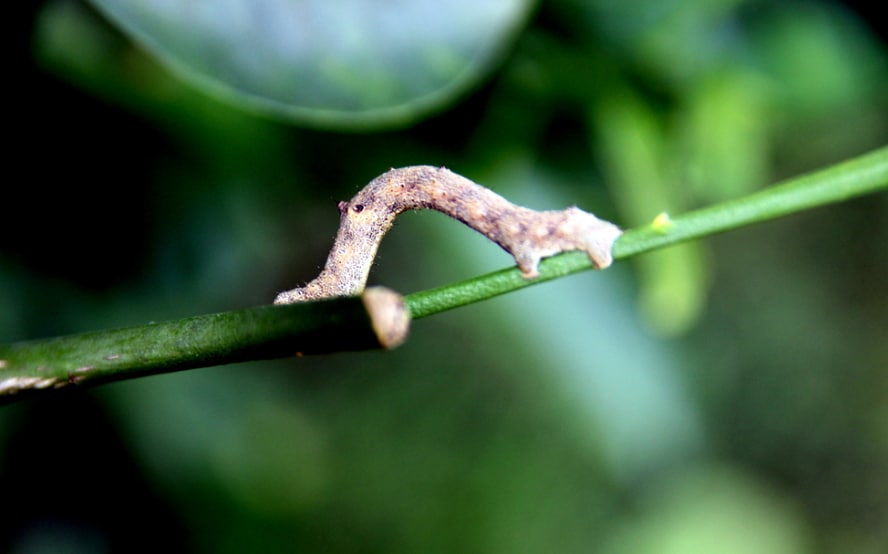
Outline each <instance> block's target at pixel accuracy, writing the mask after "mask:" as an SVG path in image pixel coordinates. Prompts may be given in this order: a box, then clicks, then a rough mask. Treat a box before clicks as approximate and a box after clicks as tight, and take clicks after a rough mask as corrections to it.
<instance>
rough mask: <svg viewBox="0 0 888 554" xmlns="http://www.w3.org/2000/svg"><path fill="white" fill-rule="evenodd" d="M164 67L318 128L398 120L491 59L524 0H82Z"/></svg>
mask: <svg viewBox="0 0 888 554" xmlns="http://www.w3.org/2000/svg"><path fill="white" fill-rule="evenodd" d="M93 3H94V4H95V5H96V6H97V7H99V8H100V9H101V10H102V11H103V12H104V13H105V14H107V15H108V16H109V17H110V18H111V19H112V20H113V21H115V22H116V23H118V24H119V25H120V26H121V27H122V28H123V29H124V30H125V31H126V32H127V33H128V34H130V35H132V36H133V37H135V38H136V39H137V40H138V41H139V42H140V43H142V44H143V45H144V46H146V47H147V48H148V49H149V50H150V51H151V52H153V53H154V54H155V55H156V56H158V57H159V58H160V59H161V60H162V61H163V62H164V63H165V64H166V65H167V66H169V67H171V68H172V69H174V70H175V71H176V72H178V73H179V74H181V75H183V76H184V77H186V78H187V79H189V80H191V81H192V82H194V83H195V84H197V85H199V86H201V87H203V88H205V89H207V90H208V91H210V92H212V93H214V94H216V95H218V96H220V97H223V98H226V99H228V100H230V101H232V102H235V103H238V104H240V105H243V106H245V107H248V108H251V109H255V110H258V111H261V112H264V113H268V114H273V115H276V116H279V117H283V118H286V119H290V120H293V121H297V122H299V123H304V124H309V125H313V126H320V127H329V126H333V127H339V128H364V129H366V128H369V127H374V128H376V127H387V126H393V125H403V124H405V123H408V122H410V121H413V120H415V119H417V118H418V117H419V116H421V115H422V114H424V113H427V112H429V111H430V110H432V109H434V108H436V107H439V106H441V105H443V104H445V103H447V102H448V101H450V100H452V99H453V98H454V97H455V96H456V95H458V94H459V93H460V92H462V91H463V90H465V89H466V88H467V87H469V86H470V85H472V84H474V83H476V82H477V81H478V79H479V78H480V77H481V76H482V75H483V74H484V73H485V72H486V71H487V70H488V68H489V67H490V65H491V64H492V63H493V62H494V61H495V60H496V59H497V57H498V55H499V54H500V53H501V52H502V50H503V48H504V46H505V45H506V44H507V43H508V42H509V41H510V39H511V38H512V35H513V33H514V32H515V31H516V30H517V28H518V27H520V26H521V24H522V23H523V22H524V20H525V18H526V16H527V14H528V12H529V11H530V8H531V7H532V4H533V2H532V1H531V0H490V1H487V2H473V1H471V0H460V1H458V2H449V3H446V4H442V3H440V2H435V1H433V0H399V1H397V2H388V3H386V4H385V5H380V3H378V2H375V1H374V0H347V1H345V0H342V1H339V2H327V1H325V0H249V1H247V0H228V1H227V2H224V3H219V2H209V1H206V0H204V1H191V2H185V3H183V2H171V1H168V0H152V1H146V0H93Z"/></svg>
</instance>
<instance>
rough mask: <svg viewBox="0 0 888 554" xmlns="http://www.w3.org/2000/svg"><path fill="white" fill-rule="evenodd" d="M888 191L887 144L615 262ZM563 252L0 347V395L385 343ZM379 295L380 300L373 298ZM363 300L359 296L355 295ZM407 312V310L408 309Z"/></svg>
mask: <svg viewBox="0 0 888 554" xmlns="http://www.w3.org/2000/svg"><path fill="white" fill-rule="evenodd" d="M885 188H888V147H886V148H881V149H879V150H876V151H873V152H871V153H869V154H866V155H863V156H860V157H858V158H855V159H853V160H850V161H848V162H845V163H842V164H839V165H836V166H833V167H830V168H828V169H825V170H821V171H817V172H814V173H811V174H808V175H804V176H801V177H797V178H794V179H790V180H788V181H785V182H783V183H781V184H778V185H776V186H773V187H770V188H768V189H765V190H762V191H760V192H757V193H755V194H752V195H750V196H747V197H745V198H741V199H738V200H734V201H730V202H725V203H722V204H718V205H716V206H712V207H709V208H705V209H702V210H698V211H695V212H691V213H688V214H685V215H682V216H679V217H675V218H673V219H669V218H668V217H666V216H665V215H663V216H659V217H658V218H656V219H655V220H654V222H652V223H651V224H650V225H647V226H644V227H640V228H637V229H630V230H628V231H626V232H625V233H624V234H623V235H622V236H621V237H620V238H619V240H617V242H616V243H615V244H614V248H613V254H614V259H615V260H622V259H626V258H629V257H631V256H635V255H638V254H642V253H644V252H648V251H651V250H654V249H657V248H662V247H665V246H668V245H672V244H676V243H679V242H683V241H687V240H692V239H696V238H700V237H704V236H709V235H713V234H715V233H719V232H722V231H726V230H728V229H734V228H737V227H741V226H744V225H749V224H752V223H756V222H760V221H765V220H769V219H773V218H776V217H780V216H783V215H787V214H791V213H796V212H800V211H802V210H806V209H809V208H813V207H816V206H822V205H825V204H830V203H834V202H839V201H842V200H845V199H848V198H851V197H855V196H860V195H863V194H866V193H870V192H875V191H877V190H881V189H885ZM591 267H592V264H591V263H590V261H589V258H588V257H587V256H586V255H585V254H584V253H580V252H569V253H566V254H561V255H559V256H554V257H552V258H548V259H546V260H543V262H542V263H541V264H540V268H539V269H540V276H539V277H538V278H536V279H532V280H525V279H524V278H522V277H521V272H520V271H519V270H518V269H517V268H511V269H505V270H501V271H497V272H494V273H490V274H488V275H483V276H480V277H476V278H474V279H469V280H467V281H462V282H459V283H454V284H450V285H446V286H443V287H439V288H436V289H431V290H427V291H423V292H417V293H414V294H411V295H409V296H407V297H406V298H403V299H402V298H401V297H400V296H398V295H396V294H394V293H391V292H390V291H385V292H380V293H379V295H376V293H375V292H374V291H379V289H367V291H365V293H364V295H362V297H361V298H360V299H359V298H340V299H335V300H325V301H320V302H310V303H301V304H290V305H282V306H263V307H259V308H251V309H247V310H238V311H233V312H226V313H221V314H213V315H206V316H197V317H192V318H187V319H182V320H177V321H170V322H166V323H159V324H150V325H145V326H141V327H132V328H128V329H117V330H111V331H96V332H92V333H85V334H81V335H73V336H68V337H59V338H54V339H46V340H38V341H32V342H24V343H16V344H10V345H3V346H0V402H2V401H10V400H14V399H17V398H20V397H22V396H23V395H25V394H26V393H33V392H38V391H43V390H50V389H54V388H59V387H63V386H66V385H69V384H75V383H99V382H106V381H111V380H117V379H128V378H132V377H138V376H142V375H147V374H153V373H161V372H169V371H179V370H184V369H190V368H195V367H203V366H209V365H220V364H227V363H233V362H240V361H246V360H255V359H265V358H275V357H285V356H292V355H297V354H310V353H321V352H336V351H343V350H358V349H366V348H379V347H391V346H396V345H397V344H399V343H400V341H402V340H403V339H404V338H405V337H406V333H407V326H408V322H409V319H410V317H412V318H414V319H415V318H419V317H425V316H428V315H432V314H435V313H439V312H442V311H445V310H450V309H453V308H457V307H459V306H464V305H466V304H471V303H473V302H479V301H481V300H485V299H487V298H491V297H494V296H498V295H501V294H505V293H507V292H510V291H514V290H517V289H520V288H523V287H527V286H530V285H533V284H537V283H541V282H545V281H549V280H552V279H555V278H557V277H562V276H565V275H569V274H572V273H576V272H578V271H584V270H588V269H591ZM374 295H376V296H377V297H378V298H381V299H382V300H383V301H382V307H381V308H380V307H379V306H377V304H376V302H375V301H371V300H373V298H370V297H373V296H374ZM361 300H363V302H362V301H361ZM408 312H409V316H408V315H407V314H408Z"/></svg>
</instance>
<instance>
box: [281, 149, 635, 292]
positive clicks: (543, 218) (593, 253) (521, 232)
mask: <svg viewBox="0 0 888 554" xmlns="http://www.w3.org/2000/svg"><path fill="white" fill-rule="evenodd" d="M418 209H429V210H437V211H439V212H443V213H445V214H447V215H449V216H450V217H452V218H454V219H456V220H459V221H461V222H463V223H465V224H466V225H468V226H469V227H471V228H472V229H475V230H476V231H478V232H479V233H481V234H482V235H484V236H486V237H487V238H489V239H490V240H492V241H493V242H495V243H497V244H498V245H500V246H501V247H502V248H503V250H505V251H506V252H508V253H509V254H511V255H512V256H513V257H514V258H515V262H516V263H517V264H518V268H519V269H520V270H521V273H522V275H523V276H524V278H526V279H531V278H533V277H536V276H537V275H539V273H538V271H537V266H538V265H539V262H540V260H541V259H542V258H545V257H547V256H552V255H554V254H558V253H559V252H565V251H568V250H582V251H585V252H586V253H588V254H589V258H590V259H591V260H592V263H593V264H594V265H595V267H597V268H599V269H601V268H605V267H607V266H609V265H610V264H611V262H612V261H613V258H612V256H611V246H612V245H613V243H614V241H615V240H616V239H617V237H619V236H620V233H621V231H620V229H619V228H618V227H617V226H616V225H614V224H612V223H609V222H607V221H603V220H601V219H598V218H597V217H595V216H594V215H592V214H590V213H587V212H584V211H582V210H580V209H579V208H577V207H570V208H567V209H565V210H561V211H535V210H531V209H528V208H523V207H521V206H516V205H515V204H512V203H511V202H509V201H508V200H506V199H505V198H503V197H502V196H500V195H498V194H496V193H495V192H493V191H492V190H490V189H486V188H484V187H482V186H481V185H478V184H476V183H473V182H472V181H470V180H469V179H466V178H465V177H462V176H461V175H457V174H456V173H453V172H452V171H450V170H448V169H446V168H443V167H440V168H439V167H431V166H414V167H404V168H401V169H392V170H390V171H388V172H386V173H383V174H382V175H380V176H379V177H377V178H376V179H374V180H373V181H371V182H370V184H368V185H367V186H366V187H364V188H363V189H362V190H361V191H360V192H358V194H356V195H355V197H354V198H352V199H351V200H349V201H348V202H340V203H339V213H340V214H341V216H340V223H339V232H338V233H337V235H336V240H335V242H334V243H333V248H332V249H331V250H330V255H329V257H328V258H327V263H326V265H325V266H324V269H323V270H322V271H321V273H320V275H318V276H317V278H315V279H314V280H313V281H311V282H310V283H308V284H307V285H305V286H304V287H300V288H296V289H293V290H290V291H287V292H282V293H280V294H279V295H278V296H277V298H275V301H274V303H275V304H290V303H293V302H305V301H308V300H317V299H321V298H329V297H334V296H351V295H356V294H359V293H360V292H361V291H363V290H364V286H365V284H366V282H367V276H368V275H369V273H370V267H371V265H372V264H373V259H374V258H375V257H376V252H377V250H378V248H379V243H380V242H381V241H382V237H383V235H385V233H386V232H387V231H388V230H389V229H390V228H391V226H392V224H393V223H394V221H395V217H396V216H397V215H398V214H400V213H402V212H405V211H407V210H418Z"/></svg>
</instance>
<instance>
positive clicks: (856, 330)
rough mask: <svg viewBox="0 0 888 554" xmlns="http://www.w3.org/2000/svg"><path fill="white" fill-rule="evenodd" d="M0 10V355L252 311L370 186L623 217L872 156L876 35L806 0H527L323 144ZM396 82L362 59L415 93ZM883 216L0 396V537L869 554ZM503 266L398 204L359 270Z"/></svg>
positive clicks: (881, 199) (309, 267)
mask: <svg viewBox="0 0 888 554" xmlns="http://www.w3.org/2000/svg"><path fill="white" fill-rule="evenodd" d="M352 4H354V5H358V4H363V3H359V2H352V3H350V4H349V6H351V5H352ZM457 6H459V8H458V9H459V10H461V11H462V13H460V14H459V16H460V17H461V18H462V19H463V20H466V21H470V20H472V18H473V15H474V11H473V10H476V9H481V6H480V3H477V2H476V3H467V4H462V3H460V4H457ZM21 9H23V10H25V11H24V12H22V13H20V14H17V15H16V18H17V19H16V21H15V22H14V24H13V26H12V27H13V28H14V29H15V32H14V33H11V34H10V35H9V38H7V42H8V51H9V52H10V59H12V60H14V63H12V64H9V65H8V68H9V69H8V72H9V73H10V74H9V75H8V81H7V82H9V83H13V86H10V87H8V93H9V95H10V100H11V102H10V103H9V106H12V107H14V108H15V109H16V114H15V115H16V116H18V117H16V118H14V120H13V121H11V122H10V123H9V131H8V133H9V135H10V137H12V139H13V140H12V142H11V144H12V147H11V148H12V149H13V152H12V155H11V156H8V159H9V162H10V164H11V166H10V169H9V172H10V175H11V176H12V178H11V179H9V184H8V185H7V186H6V187H5V188H4V191H5V194H4V201H3V205H4V206H6V207H7V208H10V207H12V208H14V209H7V210H6V211H5V213H4V217H3V219H2V225H3V227H2V232H0V340H2V341H13V340H23V339H28V338H37V337H43V336H49V335H54V334H61V333H68V332H76V331H84V330H91V329H98V328H104V327H113V326H118V325H129V324H141V323H144V322H146V321H152V320H161V319H170V318H175V317H182V316H187V315H193V314H197V313H206V312H212V311H220V310H227V309H233V308H237V307H240V306H246V305H252V304H261V303H267V302H270V301H271V299H272V298H273V296H274V294H275V293H276V292H277V291H279V290H283V289H286V288H290V287H292V286H293V285H295V284H297V283H299V282H304V281H307V280H308V279H310V278H312V277H314V275H315V274H316V272H317V269H318V267H319V266H320V265H321V264H322V263H323V260H324V258H325V255H326V251H327V249H328V248H329V246H330V243H331V241H332V237H333V234H334V233H335V229H336V225H337V213H336V202H337V201H338V200H340V199H346V198H348V197H350V196H351V195H352V194H353V192H354V191H355V190H356V189H357V188H358V187H360V186H362V185H363V184H365V183H366V182H367V181H369V180H370V179H371V178H373V177H375V176H376V175H378V174H380V173H382V172H383V171H384V170H386V169H388V168H389V167H397V166H402V165H408V164H416V163H429V164H440V165H446V166H448V167H450V168H452V169H454V170H455V171H457V172H459V173H462V174H464V175H466V176H468V177H471V178H473V179H474V180H476V181H478V182H480V183H483V184H485V185H487V186H490V187H491V188H494V189H495V190H497V191H499V192H501V193H503V194H504V195H505V196H507V197H509V198H510V199H513V200H515V201H518V202H521V203H524V204H526V205H529V206H533V207H537V208H561V207H563V206H565V205H568V204H571V203H576V204H579V205H581V206H583V207H585V208H588V209H590V210H592V211H594V212H595V213H597V214H599V215H602V216H603V217H606V218H608V219H611V220H614V221H616V222H618V223H619V224H621V225H623V226H626V227H629V226H634V225H638V224H641V223H646V222H648V221H650V220H651V219H652V218H653V217H654V216H655V215H656V214H658V213H660V212H662V211H668V212H673V213H680V212H682V211H684V210H687V209H690V208H693V207H697V206H702V205H706V204H708V203H711V202H715V201H717V200H719V199H724V198H732V197H735V196H739V195H742V194H744V193H745V192H748V191H750V190H752V189H754V188H756V187H760V186H763V185H765V184H767V183H768V182H772V181H774V180H777V179H779V178H782V177H787V176H790V175H794V174H797V173H800V172H803V171H806V170H809V169H814V168H817V167H821V166H824V165H827V164H829V163H833V162H836V161H839V160H841V159H843V158H845V157H849V156H851V155H854V154H858V153H862V152H864V151H866V150H869V149H871V148H873V147H875V146H879V145H883V144H885V143H886V142H888V141H886V139H888V50H886V46H885V43H884V33H885V28H878V27H877V26H874V24H873V22H879V21H882V20H881V19H879V18H877V17H876V16H875V15H874V14H875V12H870V13H867V12H866V11H865V10H866V9H867V8H862V7H857V6H854V5H848V4H843V3H839V2H827V1H820V2H781V1H766V0H757V1H753V0H731V1H729V0H723V1H713V0H671V1H666V2H662V1H657V2H655V1H652V0H635V1H632V2H619V3H616V2H609V1H604V0H587V1H581V0H549V1H547V2H541V3H540V4H539V5H538V6H537V8H536V10H535V11H534V12H533V13H532V14H531V15H530V16H529V18H528V20H527V22H526V24H525V25H524V27H522V28H520V29H518V30H517V36H516V37H515V38H512V39H510V36H509V34H508V33H505V34H496V36H495V37H493V36H491V41H492V42H491V43H489V45H490V46H491V48H493V51H495V50H498V49H499V50H501V51H502V52H505V55H504V56H503V57H502V58H501V59H500V61H499V62H498V63H497V64H496V65H495V66H493V67H490V68H488V70H487V71H486V73H485V74H486V75H487V77H486V79H485V80H483V81H481V82H478V81H477V80H475V81H474V82H475V83H476V84H475V86H474V88H473V89H472V90H471V91H465V90H464V91H463V93H462V94H456V92H457V90H458V89H459V88H460V87H457V86H455V85H454V86H455V88H454V89H453V92H454V94H452V95H449V96H447V97H446V98H442V99H440V101H439V103H438V104H437V108H436V109H437V111H436V112H435V113H428V112H425V113H426V115H425V116H423V117H422V120H421V121H418V122H416V123H415V124H414V125H412V126H410V127H409V128H404V129H401V130H391V129H390V130H385V129H376V130H373V129H370V128H369V127H367V126H366V125H363V127H364V131H365V132H363V133H359V134H358V133H355V134H345V133H341V132H337V131H336V130H335V129H324V128H321V126H320V124H319V123H318V124H316V125H313V128H311V129H309V128H305V127H299V126H295V125H292V124H287V123H284V122H281V121H276V120H271V119H263V118H261V117H259V116H257V115H255V114H253V113H251V112H247V111H243V110H242V108H241V107H239V106H238V105H237V104H227V103H226V101H225V99H224V98H216V97H211V96H206V95H204V93H203V92H201V91H200V90H197V89H195V88H192V86H191V85H190V84H188V83H187V82H186V81H180V80H179V78H178V77H176V76H174V75H172V74H170V73H168V72H167V70H166V69H164V66H163V65H162V64H160V63H158V62H157V61H155V60H154V59H153V58H152V57H151V56H149V55H148V54H146V52H145V51H143V50H142V49H141V48H140V47H139V46H137V45H135V44H134V43H133V42H131V41H130V39H128V38H127V37H126V36H125V35H124V34H122V33H121V32H120V31H119V30H118V29H117V28H115V27H114V26H113V25H112V24H111V23H109V22H108V21H107V20H105V19H104V18H103V17H102V16H101V15H100V14H99V13H98V12H96V11H94V10H93V9H91V8H90V7H89V5H87V4H84V3H81V2H76V1H74V0H46V1H44V2H38V3H35V4H34V5H33V6H26V7H23V8H21ZM331 9H332V8H331ZM400 14H401V12H400V11H398V10H393V11H389V12H387V13H386V14H385V15H386V17H387V18H390V19H389V22H390V23H389V25H388V26H386V27H385V29H394V30H401V29H403V26H402V25H401V24H400V23H399V20H398V19H397V18H398V17H399V15H400ZM348 15H349V16H353V15H354V14H348ZM318 31H319V32H321V31H323V32H325V36H326V37H327V40H330V41H333V43H336V44H338V42H337V41H339V40H342V41H344V42H343V44H345V41H346V39H347V38H348V37H347V36H344V35H343V36H342V37H340V35H339V32H338V29H319V30H318ZM880 33H881V34H882V35H881V36H880ZM178 34H179V31H176V33H173V35H174V37H175V36H176V35H178ZM179 38H194V37H179ZM494 42H496V44H494ZM395 43H397V41H396V42H395ZM330 52H332V53H334V54H335V53H336V52H338V50H335V49H334V50H331V51H330ZM279 54H288V55H289V54H291V52H283V53H279ZM331 55H333V54H331ZM490 59H493V58H490ZM309 61H311V59H310V58H309ZM411 67H412V66H409V65H408V66H406V69H405V67H401V66H398V67H387V68H384V69H386V70H387V71H391V75H390V77H392V78H395V76H397V78H398V79H406V80H407V82H408V83H409V82H410V81H411V80H412V79H414V78H416V79H417V81H416V82H419V81H421V80H422V79H424V77H423V76H422V75H418V74H417V75H414V74H412V71H413V70H414V69H415V68H414V69H411ZM180 69H181V68H180ZM377 69H378V68H377ZM416 71H419V70H418V69H417V70H416ZM293 72H294V73H293V75H288V76H286V77H293V78H296V79H297V80H302V79H305V80H306V81H311V79H312V78H313V77H316V76H315V75H312V74H311V72H312V69H311V68H310V64H309V66H308V68H303V67H302V66H299V69H298V70H297V69H294V70H293ZM303 72H304V74H303ZM284 77H285V76H282V79H283V78H284ZM345 77H347V78H351V77H353V76H352V75H346V76H345ZM476 79H477V77H476ZM347 80H348V79H347ZM414 84H415V83H414ZM462 86H465V85H462ZM367 88H368V89H370V88H372V87H371V86H370V85H367ZM386 90H388V89H386V88H382V89H373V90H360V91H356V92H359V93H360V94H361V95H364V94H366V95H368V97H373V98H383V99H385V95H386ZM322 100H335V98H334V99H328V98H326V97H324V98H322ZM352 100H354V101H355V102H359V101H360V98H359V97H355V98H353V99H352ZM393 101H396V102H397V101H400V100H398V99H393ZM430 109H431V108H430ZM318 121H320V119H318V120H315V122H316V123H317V122H318ZM340 127H341V126H340V125H338V124H337V128H340ZM21 176H24V178H22V177H21ZM886 211H888V200H886V198H885V196H884V195H880V196H876V197H869V198H864V199H861V200H858V201H854V202H850V203H847V204H843V205H839V206H835V207H831V208H828V209H821V210H816V211H813V212H811V213H806V214H802V215H799V216H795V217H792V218H788V219H785V220H781V221H778V222H774V223H769V224H766V225H762V226H758V227H754V228H750V229H747V230H744V231H740V232H735V233H730V234H726V235H724V236H720V237H716V238H713V239H712V240H709V241H706V242H705V243H698V244H692V245H683V246H681V247H677V248H674V249H671V250H669V251H665V252H658V253H656V254H655V255H650V256H646V257H642V258H640V259H639V260H638V261H637V263H634V264H632V265H629V264H621V265H618V266H616V267H614V268H613V269H611V270H608V271H607V272H604V273H594V272H593V273H587V274H583V275H578V276H575V277H571V278H569V279H564V280H559V281H556V282H554V283H552V284H549V285H544V286H540V287H534V288H532V289H528V290H525V291H521V292H519V293H515V294H510V295H507V296H506V297H503V298H499V299H496V300H493V301H489V302H486V303H483V304H480V305H476V306H471V307H467V308H464V309H461V310H457V311H454V312H450V313H446V314H441V315H439V316H436V317H434V318H429V319H428V320H422V321H420V322H417V324H416V325H415V326H414V329H413V336H412V338H411V340H410V341H409V342H408V343H407V344H406V345H405V346H403V347H402V348H400V349H399V350H396V351H394V352H390V353H368V354H343V355H336V356H329V357H323V358H313V359H293V360H282V361H279V362H274V363H271V362H264V363H253V364H242V365H237V366H228V367H221V368H208V369H203V370H197V371H192V372H187V373H182V374H174V375H168V376H158V377H152V378H147V379H142V380H136V381H130V382H126V383H120V384H115V385H108V386H105V387H102V388H99V389H95V390H91V391H87V392H84V393H74V394H70V395H64V396H59V397H56V398H53V399H48V400H46V401H35V402H27V403H21V404H18V405H13V406H9V407H7V408H4V409H3V410H2V411H0V490H3V491H4V492H3V499H4V502H5V505H4V513H6V514H8V515H7V516H6V517H4V518H2V523H0V551H7V550H11V551H14V552H56V551H60V550H64V551H68V552H103V551H109V550H110V551H138V550H151V551H157V550H160V549H163V550H164V551H206V552H243V551H292V550H301V551H326V552H354V551H361V552H387V553H390V552H416V551H423V552H453V551H463V552H473V551H474V552H486V553H489V552H510V553H513V552H543V551H558V552H589V551H604V552H614V553H621V552H658V553H659V552H712V551H713V550H718V551H721V552H734V551H737V552H748V551H755V552H790V553H791V552H842V553H845V552H883V551H885V550H886V549H888V532H886V530H885V527H884V524H883V523H884V521H885V520H886V519H888V487H886V485H885V483H886V480H885V468H886V467H888V347H886V344H885V341H884V337H885V333H886V321H888V302H886V298H888V297H886V295H885V292H884V288H885V287H884V282H885V275H888V251H886V249H885V248H884V244H885V243H886V241H888V223H886V222H888V217H886ZM509 264H510V259H509V257H508V256H507V255H506V254H505V253H503V252H501V251H500V250H499V249H498V248H497V247H495V246H493V245H490V244H488V243H486V242H485V241H484V240H483V239H482V238H481V237H478V236H476V235H475V234H474V233H472V232H471V231H470V230H468V229H465V228H463V227H461V226H459V225H457V224H454V223H453V222H452V221H448V220H446V218H444V217H443V216H440V215H439V214H434V213H419V214H408V215H406V216H404V218H403V220H400V219H399V224H398V228H397V229H395V230H394V231H393V232H392V233H391V235H390V236H389V237H387V238H386V241H385V242H384V244H383V247H382V251H381V256H380V262H379V264H378V267H377V268H376V269H375V270H374V274H373V276H372V281H373V282H374V283H380V284H385V285H387V286H391V287H393V288H395V289H396V290H399V291H402V292H405V293H407V292H412V291H415V290H420V289H423V288H426V287H430V286H437V285H441V284H444V283H447V282H449V281H451V280H455V279H461V278H465V277H469V276H472V275H475V274H478V273H481V272H484V271H487V270H492V269H498V268H500V267H503V266H507V265H509ZM405 269H406V270H405ZM636 306H638V307H639V308H640V309H638V308H636ZM135 514H141V515H139V516H136V515H135Z"/></svg>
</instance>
